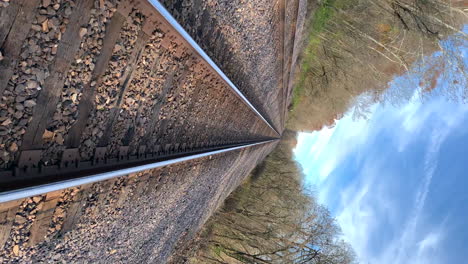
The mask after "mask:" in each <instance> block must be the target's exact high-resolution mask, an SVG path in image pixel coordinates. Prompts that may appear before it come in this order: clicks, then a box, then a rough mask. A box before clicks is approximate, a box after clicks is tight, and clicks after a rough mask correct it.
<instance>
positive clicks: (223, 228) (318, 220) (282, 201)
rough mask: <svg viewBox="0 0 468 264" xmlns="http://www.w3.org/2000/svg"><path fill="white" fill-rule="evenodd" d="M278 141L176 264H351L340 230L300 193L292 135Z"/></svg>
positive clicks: (319, 207) (351, 254)
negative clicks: (272, 150)
mask: <svg viewBox="0 0 468 264" xmlns="http://www.w3.org/2000/svg"><path fill="white" fill-rule="evenodd" d="M284 137H285V138H286V139H283V141H282V142H281V143H280V145H279V146H278V147H277V149H276V150H275V151H274V152H273V153H272V154H271V155H270V156H269V157H267V159H266V160H265V161H264V163H263V164H262V165H260V166H259V167H258V168H257V169H256V171H254V172H253V173H252V176H251V177H250V178H249V179H248V181H247V182H245V183H244V184H243V185H242V186H241V187H240V188H238V189H237V190H235V191H234V192H233V193H232V194H231V195H230V196H229V198H228V199H227V200H226V201H225V205H224V206H223V207H222V208H221V210H219V211H218V212H217V213H216V214H215V215H214V216H213V217H211V219H210V220H209V221H208V223H207V224H206V225H205V227H204V229H203V231H202V232H201V234H200V236H199V239H198V241H197V242H196V243H194V244H193V245H191V246H190V248H191V250H188V251H184V252H183V254H182V256H179V259H178V262H180V261H181V260H182V259H185V260H186V261H187V262H189V263H324V264H325V263H328V264H347V263H352V262H353V260H354V253H353V250H352V249H351V247H350V246H349V245H348V244H346V243H345V242H344V241H342V240H341V239H340V238H339V235H340V229H339V227H338V226H337V224H336V223H335V220H334V219H333V217H331V216H330V213H329V211H328V210H327V209H326V208H324V207H323V206H321V205H319V204H317V202H316V200H315V199H314V198H313V195H312V194H311V193H307V192H306V190H304V188H303V185H302V180H301V174H300V171H299V169H298V167H297V164H295V162H294V161H293V160H292V151H291V149H292V146H293V145H294V141H295V133H292V132H290V131H289V132H288V131H287V132H286V133H285V135H284ZM195 246H196V247H195ZM189 252H190V253H189ZM184 254H185V256H183V255H184ZM190 254H191V255H192V256H188V255H190Z"/></svg>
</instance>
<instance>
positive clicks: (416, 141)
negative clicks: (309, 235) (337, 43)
mask: <svg viewBox="0 0 468 264" xmlns="http://www.w3.org/2000/svg"><path fill="white" fill-rule="evenodd" d="M466 53H467V48H466V47H465V48H464V49H463V56H464V60H465V61H467V56H466ZM467 64H468V63H467ZM396 85H398V81H395V82H394V84H393V86H396ZM445 86H446V83H444V81H443V80H441V81H440V82H439V84H438V87H437V88H436V91H435V92H434V93H433V95H432V96H430V97H429V98H426V100H421V99H420V97H419V96H418V92H417V88H415V91H414V94H413V96H412V97H411V99H410V100H409V101H407V102H406V103H404V104H402V105H400V106H399V107H394V106H391V105H388V104H387V105H381V104H376V105H373V106H372V107H371V113H370V115H369V118H368V119H367V120H363V119H360V120H353V118H352V115H351V114H350V113H348V114H347V115H345V117H343V118H342V119H341V120H339V121H337V123H336V126H335V127H333V128H325V129H322V130H321V131H318V132H313V133H299V134H298V144H297V146H296V148H295V149H294V155H295V159H296V161H297V162H298V163H299V164H300V165H301V167H302V169H303V173H304V175H305V184H306V185H309V186H312V187H313V188H314V189H315V192H316V195H317V198H318V200H319V202H321V203H322V204H324V205H326V206H327V207H328V208H329V209H330V211H331V212H332V214H333V215H334V216H335V217H336V219H337V223H338V224H339V225H340V227H341V229H342V232H343V238H344V239H345V240H346V241H348V242H349V243H350V244H351V245H352V246H353V248H354V250H355V251H356V254H357V256H358V258H359V260H360V262H361V263H363V264H367V263H370V264H406V263H411V264H439V263H444V264H445V263H468V262H467V259H468V224H467V223H468V105H467V104H461V103H458V102H453V101H448V100H447V98H446V97H444V96H442V95H441V94H442V93H438V92H437V91H438V90H442V89H444V87H445ZM393 88H395V87H393ZM390 89H392V88H390Z"/></svg>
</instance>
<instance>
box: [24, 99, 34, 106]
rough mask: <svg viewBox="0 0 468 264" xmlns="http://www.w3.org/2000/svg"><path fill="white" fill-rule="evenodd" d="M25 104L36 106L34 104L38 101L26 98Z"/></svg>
mask: <svg viewBox="0 0 468 264" xmlns="http://www.w3.org/2000/svg"><path fill="white" fill-rule="evenodd" d="M24 106H25V107H34V106H36V102H35V101H34V100H26V101H24Z"/></svg>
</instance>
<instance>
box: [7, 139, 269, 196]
mask: <svg viewBox="0 0 468 264" xmlns="http://www.w3.org/2000/svg"><path fill="white" fill-rule="evenodd" d="M277 140H278V139H272V140H266V141H260V142H256V143H250V144H246V145H242V146H237V147H230V148H226V149H220V150H214V151H207V152H204V153H198V154H193V155H188V156H185V157H179V158H175V159H170V160H164V161H158V162H153V163H150V164H144V165H139V166H135V167H131V168H125V169H118V170H114V171H108V172H103V173H98V174H95V175H90V176H86V177H82V178H76V179H69V180H63V181H59V182H54V183H48V184H43V185H38V186H33V187H28V188H23V189H17V190H12V191H6V192H1V193H0V203H4V202H9V201H13V200H17V199H22V198H28V197H32V196H36V195H41V194H45V193H48V192H54V191H59V190H63V189H66V188H71V187H76V186H80V185H83V184H88V183H95V182H99V181H105V180H109V179H113V178H117V177H122V176H125V175H128V174H131V173H137V172H141V171H145V170H151V169H155V168H160V167H164V166H168V165H172V164H176V163H181V162H185V161H189V160H194V159H200V158H203V157H208V156H213V155H217V154H221V153H226V152H230V151H234V150H239V149H244V148H249V147H253V146H257V145H261V144H267V143H270V142H273V141H277Z"/></svg>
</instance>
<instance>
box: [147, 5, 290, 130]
mask: <svg viewBox="0 0 468 264" xmlns="http://www.w3.org/2000/svg"><path fill="white" fill-rule="evenodd" d="M147 1H148V2H149V3H150V4H151V5H152V6H153V7H154V8H155V9H156V11H157V12H158V13H159V14H160V15H161V16H162V17H163V18H164V19H165V20H166V22H167V23H169V25H171V26H172V27H173V28H174V29H175V30H176V31H177V33H179V34H180V35H181V36H182V38H184V39H185V41H187V42H188V43H189V44H190V45H191V46H192V48H193V49H194V50H195V51H196V52H197V53H198V54H199V55H200V56H201V57H202V58H203V59H204V60H205V61H206V62H207V63H208V64H209V65H210V66H211V67H212V68H213V69H214V70H215V71H216V72H217V73H218V74H219V76H220V77H221V78H222V79H223V80H224V81H225V82H226V83H227V84H228V86H229V87H230V88H231V89H232V90H233V91H234V93H235V94H236V95H237V96H239V97H240V98H241V100H242V101H244V103H245V104H247V106H248V107H249V108H250V109H251V110H252V111H253V112H254V113H255V114H256V115H257V116H259V117H260V119H262V120H263V122H265V123H266V124H267V125H268V126H269V127H270V128H271V129H273V131H275V133H276V134H277V135H278V136H280V135H281V133H279V132H278V130H276V128H275V127H274V126H273V125H272V124H270V122H268V121H267V120H266V119H265V117H263V115H262V114H261V113H260V112H259V111H258V110H257V109H256V108H255V107H254V106H253V105H252V103H250V101H249V100H248V99H247V98H246V97H245V96H244V94H242V92H241V91H240V90H239V89H238V88H237V87H236V85H235V84H234V83H233V82H232V81H231V80H230V79H229V78H228V77H227V76H226V74H224V72H223V71H222V70H221V69H220V68H219V67H218V65H216V63H215V62H214V61H213V60H212V59H211V58H210V57H209V56H208V54H206V52H205V51H203V49H202V48H201V47H200V46H199V45H198V44H197V43H196V42H195V40H193V38H192V37H191V36H190V35H189V34H188V33H187V31H185V29H184V28H183V27H182V26H181V25H180V24H179V22H177V21H176V20H175V18H174V17H173V16H172V15H171V14H170V13H169V11H167V10H166V8H165V7H164V6H163V5H162V4H161V3H160V2H159V1H158V0H147Z"/></svg>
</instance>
